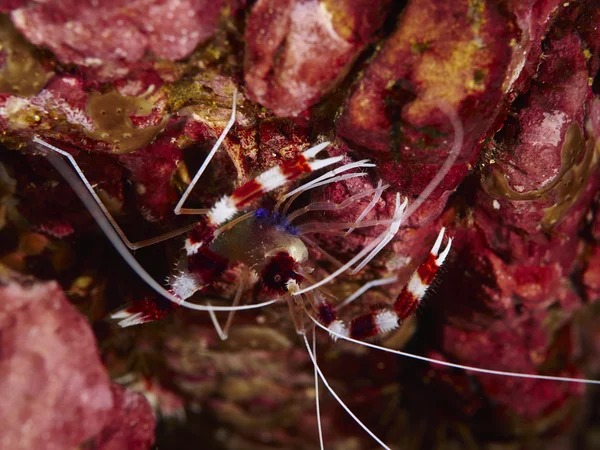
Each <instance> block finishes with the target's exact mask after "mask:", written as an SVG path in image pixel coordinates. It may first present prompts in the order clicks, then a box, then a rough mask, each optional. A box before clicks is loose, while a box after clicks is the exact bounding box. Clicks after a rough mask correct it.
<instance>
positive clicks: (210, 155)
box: [173, 88, 238, 215]
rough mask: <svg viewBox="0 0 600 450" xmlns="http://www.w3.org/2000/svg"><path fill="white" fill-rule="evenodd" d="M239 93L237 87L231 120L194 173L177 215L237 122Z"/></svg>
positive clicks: (182, 197) (180, 202)
mask: <svg viewBox="0 0 600 450" xmlns="http://www.w3.org/2000/svg"><path fill="white" fill-rule="evenodd" d="M237 94H238V91H237V88H236V89H234V91H233V100H232V105H231V117H230V118H229V121H228V122H227V125H225V128H224V129H223V131H222V132H221V135H220V136H219V138H218V139H217V142H215V144H214V145H213V147H212V149H211V150H210V152H209V153H208V156H207V157H206V159H205V160H204V162H203V163H202V166H200V169H198V172H196V175H194V178H193V179H192V181H191V182H190V184H189V185H188V187H187V189H186V190H185V192H184V193H183V195H182V196H181V198H180V199H179V202H177V205H175V209H174V210H173V211H174V213H175V214H176V215H179V214H182V209H183V204H184V203H185V201H186V200H187V198H188V196H189V195H190V193H191V192H192V190H193V189H194V186H196V183H197V182H198V180H199V179H200V177H201V176H202V174H203V173H204V171H205V170H206V168H207V167H208V164H209V163H210V162H211V160H212V159H213V156H215V153H217V150H219V147H220V146H221V144H222V143H223V141H224V140H225V137H226V136H227V133H229V130H230V129H231V127H232V126H233V124H234V123H235V112H236V106H237Z"/></svg>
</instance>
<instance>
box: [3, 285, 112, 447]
mask: <svg viewBox="0 0 600 450" xmlns="http://www.w3.org/2000/svg"><path fill="white" fill-rule="evenodd" d="M0 297H1V298H2V302H1V303H0V328H1V329H2V333H1V334H0V349H1V352H0V355H2V357H1V359H0V371H1V372H2V373H3V374H4V375H3V376H2V377H1V378H0V395H1V396H2V405H3V406H2V408H0V442H1V443H2V447H4V448H11V449H24V450H25V449H32V448H44V449H48V450H53V449H56V450H60V449H65V448H73V447H76V446H77V445H79V444H80V443H81V442H83V441H85V440H87V439H89V438H91V437H92V436H94V435H96V434H97V433H98V432H99V431H100V430H101V429H102V427H103V426H104V423H105V422H106V420H108V418H109V417H110V415H111V411H112V409H113V396H112V393H111V388H110V380H109V378H108V375H107V373H106V370H105V369H104V366H103V365H102V363H101V361H100V358H99V356H98V350H97V349H96V342H95V339H94V336H93V334H92V331H91V329H90V327H89V325H88V323H87V321H86V319H85V318H84V317H83V316H82V315H81V314H79V313H78V312H77V311H76V309H75V308H74V307H73V306H72V305H71V304H70V303H69V302H68V301H67V299H66V298H65V295H64V294H63V293H62V291H61V289H60V288H59V287H58V285H57V284H56V283H43V284H42V283H38V284H34V285H32V286H30V287H23V286H21V285H19V284H17V283H15V282H11V283H9V284H8V285H6V286H3V287H0Z"/></svg>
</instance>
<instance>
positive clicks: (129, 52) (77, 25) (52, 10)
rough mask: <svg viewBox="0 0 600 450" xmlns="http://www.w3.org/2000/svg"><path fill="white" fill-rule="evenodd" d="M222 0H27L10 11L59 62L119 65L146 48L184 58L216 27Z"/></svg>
mask: <svg viewBox="0 0 600 450" xmlns="http://www.w3.org/2000/svg"><path fill="white" fill-rule="evenodd" d="M228 4H231V5H235V1H231V2H228V1H225V0H219V1H210V0H184V1H179V2H163V1H158V0H156V1H151V2H147V1H136V2H127V1H123V0H111V1H108V2H106V1H103V2H95V1H93V0H88V1H85V2H80V1H77V0H54V1H51V2H44V3H43V4H39V3H37V2H28V4H27V5H26V6H25V5H21V7H19V8H18V9H15V10H13V11H12V13H11V16H12V19H13V21H14V23H15V25H16V26H17V27H18V28H19V29H20V30H21V32H22V33H23V34H24V35H25V36H26V37H27V38H28V39H29V40H30V41H31V42H32V43H34V44H37V45H44V46H47V47H49V48H50V49H51V50H52V51H53V52H54V53H55V54H56V56H57V57H58V59H59V60H61V61H62V62H64V63H75V64H80V65H83V66H90V67H98V66H101V65H103V64H107V63H115V62H123V63H125V64H122V65H121V71H122V69H123V68H127V63H132V62H136V61H138V60H140V59H142V58H143V57H144V55H145V53H146V51H148V50H150V51H152V52H154V53H155V54H156V55H157V56H158V57H161V58H166V59H171V60H176V59H181V58H185V57H186V56H188V55H189V54H190V53H191V52H192V50H194V48H195V47H196V45H198V44H199V43H200V42H202V41H204V40H206V39H207V38H209V37H210V36H211V35H212V34H213V33H214V32H215V31H216V28H217V23H218V20H219V16H220V13H221V10H222V9H223V7H225V6H226V5H228ZM13 6H16V5H13ZM118 73H119V71H118V70H116V71H115V74H118Z"/></svg>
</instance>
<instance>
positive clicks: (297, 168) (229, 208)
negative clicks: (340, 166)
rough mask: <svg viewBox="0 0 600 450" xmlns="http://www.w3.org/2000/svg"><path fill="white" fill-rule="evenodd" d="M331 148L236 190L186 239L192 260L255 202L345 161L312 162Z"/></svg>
mask: <svg viewBox="0 0 600 450" xmlns="http://www.w3.org/2000/svg"><path fill="white" fill-rule="evenodd" d="M328 145H329V142H323V143H321V144H318V145H316V146H314V147H312V148H310V149H308V150H306V151H305V152H303V153H301V154H299V155H298V156H297V157H296V158H294V159H293V160H291V161H286V162H284V163H282V164H280V165H278V166H275V167H272V168H271V169H269V170H267V171H265V172H263V173H262V174H260V175H258V176H257V177H256V178H254V179H253V180H250V181H248V182H247V183H245V184H243V185H242V186H240V187H238V188H237V189H235V190H234V191H233V193H232V194H231V195H226V196H224V197H222V198H221V200H219V201H218V202H217V203H216V204H215V205H214V206H213V207H212V208H211V209H210V211H209V212H208V214H207V215H206V220H204V221H201V223H199V225H198V226H197V227H196V228H195V229H194V230H193V231H192V232H191V233H190V235H189V237H188V239H186V243H185V249H186V251H187V254H188V256H190V255H193V254H194V253H196V252H197V251H198V250H199V249H200V248H201V247H203V246H206V245H208V244H210V243H211V242H212V241H213V239H214V238H215V236H216V233H217V230H218V229H219V227H220V226H221V225H223V224H225V223H226V222H228V221H229V220H230V219H232V218H233V217H234V216H235V215H236V214H237V213H238V212H239V211H240V210H242V209H243V208H245V207H247V206H248V205H249V204H250V203H251V202H253V201H254V200H256V199H258V198H260V197H262V196H263V195H264V194H266V193H268V192H270V191H272V190H274V189H277V188H279V187H282V186H284V185H285V184H287V183H289V182H291V181H293V180H295V179H296V178H298V177H300V176H302V175H304V174H308V173H311V172H313V171H315V170H319V169H322V168H323V167H327V166H329V165H332V164H336V163H338V162H339V161H341V159H342V157H341V156H336V157H333V158H326V159H317V160H314V161H311V160H312V159H314V158H315V156H317V154H318V153H319V152H321V151H322V150H323V149H324V148H325V147H327V146H328Z"/></svg>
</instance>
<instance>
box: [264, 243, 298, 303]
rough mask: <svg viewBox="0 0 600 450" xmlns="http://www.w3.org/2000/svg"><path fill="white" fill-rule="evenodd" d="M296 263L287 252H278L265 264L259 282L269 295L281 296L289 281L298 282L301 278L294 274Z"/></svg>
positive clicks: (285, 290)
mask: <svg viewBox="0 0 600 450" xmlns="http://www.w3.org/2000/svg"><path fill="white" fill-rule="evenodd" d="M297 266H298V263H297V262H296V261H295V260H294V258H292V257H291V256H290V255H289V253H287V252H279V253H277V254H276V255H275V256H273V257H272V258H271V259H270V261H269V262H268V263H267V265H266V266H265V268H264V269H263V271H262V273H261V277H260V278H261V282H262V285H263V286H264V287H265V289H266V290H267V291H269V292H271V293H274V294H277V295H282V294H285V293H286V292H287V283H288V281H289V280H296V281H299V280H300V279H301V278H302V277H301V276H300V275H298V273H297V272H296V270H295V269H296V268H297Z"/></svg>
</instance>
